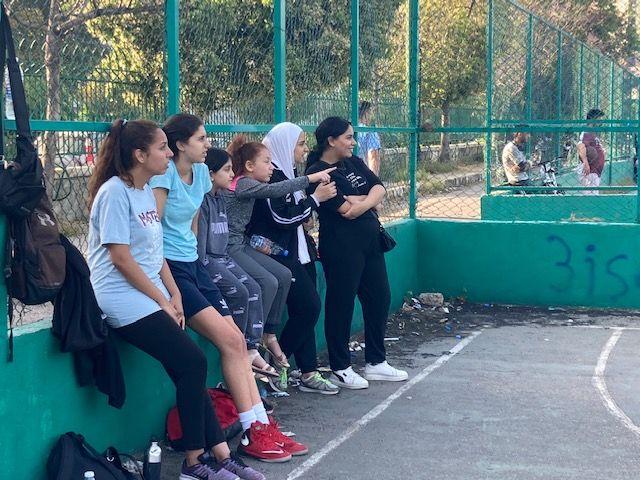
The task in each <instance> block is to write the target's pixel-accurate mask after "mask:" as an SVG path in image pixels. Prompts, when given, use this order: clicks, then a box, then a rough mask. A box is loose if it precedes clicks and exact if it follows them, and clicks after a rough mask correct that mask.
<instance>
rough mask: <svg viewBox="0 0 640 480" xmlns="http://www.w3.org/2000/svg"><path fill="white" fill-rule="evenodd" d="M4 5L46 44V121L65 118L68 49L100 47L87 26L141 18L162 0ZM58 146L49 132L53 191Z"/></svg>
mask: <svg viewBox="0 0 640 480" xmlns="http://www.w3.org/2000/svg"><path fill="white" fill-rule="evenodd" d="M5 3H6V6H7V10H8V13H9V15H10V17H11V19H12V20H14V21H15V22H16V23H17V24H18V29H17V31H22V32H27V33H26V35H29V36H32V37H33V38H34V40H35V41H38V40H41V41H42V42H43V45H44V52H43V59H42V60H43V64H44V70H45V95H44V98H45V99H46V105H45V112H44V113H45V118H46V119H47V120H60V119H61V118H62V108H63V105H62V100H61V95H62V92H63V88H62V85H61V74H62V71H63V68H64V66H63V60H64V59H65V57H67V56H68V57H71V58H73V57H74V55H73V53H71V54H69V50H68V49H67V47H68V46H73V45H74V44H75V41H78V42H88V43H89V44H92V43H93V46H94V47H97V45H96V42H94V41H92V40H93V39H92V37H91V36H90V35H89V34H88V25H89V24H90V23H91V22H92V21H95V20H96V19H100V18H105V17H115V16H121V15H131V16H134V15H141V14H143V13H148V12H150V11H152V10H154V9H158V8H161V0H100V1H99V0H27V1H25V0H6V2H5ZM75 45H76V46H77V44H75ZM107 48H108V45H103V48H102V49H101V50H103V52H100V53H99V54H98V55H97V58H91V57H89V61H88V62H86V61H85V62H84V65H90V66H91V65H92V63H93V62H95V61H98V60H99V59H100V54H103V53H104V50H105V49H107ZM71 50H72V51H73V48H71ZM82 50H84V51H86V49H82ZM76 53H77V50H76ZM83 53H84V52H83ZM94 53H95V51H94ZM68 57H67V58H68ZM84 73H87V72H84ZM56 147H57V135H56V132H46V133H45V135H44V141H43V160H44V162H43V163H44V170H45V177H46V179H47V185H48V188H51V185H52V180H53V176H54V168H55V154H56Z"/></svg>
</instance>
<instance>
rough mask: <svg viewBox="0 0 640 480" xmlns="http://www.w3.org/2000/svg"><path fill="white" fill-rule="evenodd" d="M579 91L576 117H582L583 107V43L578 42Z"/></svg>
mask: <svg viewBox="0 0 640 480" xmlns="http://www.w3.org/2000/svg"><path fill="white" fill-rule="evenodd" d="M579 78H580V83H579V85H580V93H578V118H582V116H583V113H582V110H583V108H584V85H583V83H584V43H580V77H579Z"/></svg>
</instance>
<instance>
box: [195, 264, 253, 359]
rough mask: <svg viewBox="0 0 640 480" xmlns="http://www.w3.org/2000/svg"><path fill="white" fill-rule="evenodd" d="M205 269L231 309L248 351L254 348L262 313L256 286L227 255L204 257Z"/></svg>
mask: <svg viewBox="0 0 640 480" xmlns="http://www.w3.org/2000/svg"><path fill="white" fill-rule="evenodd" d="M207 259H208V260H209V262H208V263H207V265H205V268H206V269H207V271H208V272H209V275H210V276H211V279H212V280H213V283H215V284H216V285H217V286H218V288H219V289H220V292H221V293H222V296H223V297H224V299H225V300H226V302H227V305H228V306H229V310H231V316H232V317H233V321H234V322H235V323H236V325H237V326H238V328H239V329H240V331H241V332H242V333H244V338H245V339H246V340H247V348H248V349H249V350H251V349H255V348H258V345H259V344H260V340H261V338H262V329H263V326H264V325H263V318H264V317H263V313H262V301H261V297H262V291H261V289H260V285H259V284H258V282H256V281H255V280H254V279H253V278H251V276H249V275H247V273H246V272H245V271H244V270H243V269H242V268H240V267H239V266H238V265H237V264H236V263H235V262H234V261H233V259H232V258H230V257H218V258H215V257H207Z"/></svg>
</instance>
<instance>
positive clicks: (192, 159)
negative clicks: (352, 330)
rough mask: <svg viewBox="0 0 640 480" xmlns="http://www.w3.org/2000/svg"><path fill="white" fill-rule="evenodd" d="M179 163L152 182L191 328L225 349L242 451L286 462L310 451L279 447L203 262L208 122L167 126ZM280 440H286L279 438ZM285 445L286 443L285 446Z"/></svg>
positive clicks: (237, 335) (187, 119)
mask: <svg viewBox="0 0 640 480" xmlns="http://www.w3.org/2000/svg"><path fill="white" fill-rule="evenodd" d="M163 130H164V132H165V134H166V135H167V140H168V144H169V148H170V149H171V151H172V152H173V161H172V162H171V163H170V164H169V168H168V169H167V172H166V173H165V174H164V175H158V176H155V177H153V178H152V179H151V180H150V182H149V183H150V185H151V187H152V188H153V193H154V195H155V197H156V202H157V204H158V215H159V216H160V218H161V219H162V226H163V230H164V231H163V239H164V255H165V258H166V259H167V263H168V265H169V268H170V269H171V273H172V274H173V276H174V278H175V280H176V283H177V285H178V289H179V290H180V293H181V294H182V299H183V304H184V315H185V318H186V319H187V322H188V325H189V326H190V327H191V328H193V329H194V330H195V331H196V332H198V333H199V334H200V335H202V336H203V337H205V338H206V339H208V340H209V341H210V342H211V343H213V344H214V345H215V346H216V348H217V349H218V350H219V351H220V358H221V363H222V374H223V376H224V379H225V382H226V385H227V387H228V388H229V391H230V392H231V396H232V397H233V401H234V403H235V404H236V406H237V408H238V412H239V416H240V422H241V423H242V427H243V429H244V434H243V438H242V441H241V443H240V446H239V447H238V451H239V452H240V453H243V454H245V455H249V456H252V457H254V458H257V459H259V460H262V461H266V462H285V461H288V460H290V459H291V455H292V454H296V455H297V454H304V453H307V452H308V449H307V448H306V447H305V446H304V445H302V444H300V443H297V442H292V443H291V446H289V445H288V444H287V445H286V449H285V448H284V446H279V445H277V444H276V440H275V439H274V435H275V433H274V432H275V428H272V427H273V425H272V424H271V422H270V421H269V419H268V418H267V414H266V412H265V408H264V405H263V403H262V399H261V398H260V394H259V393H258V389H257V387H256V383H255V379H254V377H253V373H252V371H251V366H250V364H249V361H248V353H247V346H246V342H245V339H244V335H243V334H242V332H241V331H240V330H239V329H238V327H237V326H236V324H235V323H234V321H233V318H232V317H231V315H230V312H229V309H228V307H227V304H226V302H225V301H224V298H223V296H222V294H221V293H220V289H219V288H218V287H217V286H216V284H215V283H213V280H212V279H211V277H210V276H209V273H208V272H207V270H206V268H205V267H204V265H203V264H202V262H201V261H200V260H199V259H198V242H197V238H196V232H197V226H198V218H197V217H198V211H199V209H200V206H201V205H202V200H203V199H204V195H205V194H206V193H207V192H209V191H210V190H211V188H212V185H211V179H210V177H209V169H208V168H207V166H206V165H205V164H204V160H205V157H206V154H207V150H208V149H209V147H210V144H209V141H208V139H207V135H206V132H205V130H204V124H203V122H202V120H201V119H200V118H198V117H196V116H195V115H190V114H185V113H181V114H177V115H173V116H171V117H170V118H169V119H168V120H167V121H166V122H165V124H164V126H163ZM278 441H280V440H278ZM280 443H282V442H280Z"/></svg>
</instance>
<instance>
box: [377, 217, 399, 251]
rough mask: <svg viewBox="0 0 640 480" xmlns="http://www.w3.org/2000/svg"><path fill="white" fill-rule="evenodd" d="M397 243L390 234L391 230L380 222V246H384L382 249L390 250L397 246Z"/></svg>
mask: <svg viewBox="0 0 640 480" xmlns="http://www.w3.org/2000/svg"><path fill="white" fill-rule="evenodd" d="M396 245H397V242H396V241H395V240H394V239H393V237H392V236H391V235H389V232H387V231H386V230H385V228H384V227H383V226H382V223H381V224H380V247H381V248H382V251H383V252H384V253H387V252H390V251H391V250H393V249H394V248H395V247H396Z"/></svg>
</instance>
